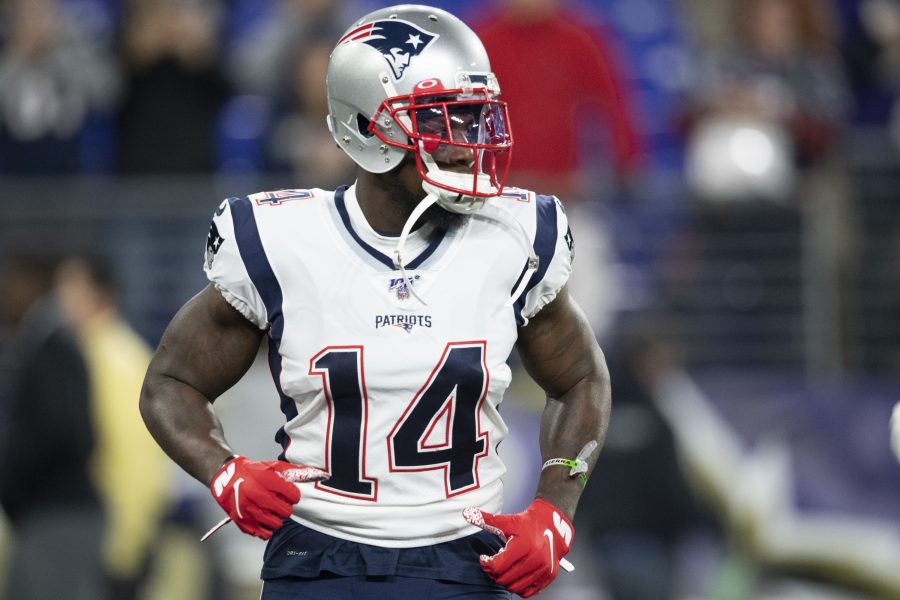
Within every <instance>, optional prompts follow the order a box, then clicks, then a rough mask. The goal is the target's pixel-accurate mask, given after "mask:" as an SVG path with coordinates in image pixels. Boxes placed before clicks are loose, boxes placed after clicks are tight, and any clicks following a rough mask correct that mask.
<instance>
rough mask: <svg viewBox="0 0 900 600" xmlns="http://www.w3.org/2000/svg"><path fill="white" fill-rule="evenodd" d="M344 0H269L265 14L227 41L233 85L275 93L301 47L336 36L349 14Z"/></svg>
mask: <svg viewBox="0 0 900 600" xmlns="http://www.w3.org/2000/svg"><path fill="white" fill-rule="evenodd" d="M348 4H351V3H350V2H347V1H344V2H334V1H333V0H275V1H274V2H272V6H271V8H270V9H269V10H268V12H267V14H266V15H265V17H263V18H262V19H260V21H259V22H258V23H255V24H253V25H250V26H247V27H246V29H245V31H244V33H243V35H242V36H241V37H240V38H239V39H238V40H236V41H234V42H232V44H231V48H230V50H229V51H228V56H227V59H226V60H227V65H228V74H229V77H230V78H231V80H232V81H233V82H234V84H235V87H236V88H237V89H238V90H240V91H241V92H244V93H252V94H261V95H263V96H268V97H274V96H276V95H277V94H278V93H279V92H280V90H281V89H282V88H283V87H284V80H285V75H286V74H287V75H289V74H290V73H292V72H293V65H294V63H295V62H296V60H297V54H298V53H299V52H300V51H302V49H303V48H305V47H306V46H307V45H313V46H314V45H317V40H325V39H331V38H333V39H332V43H333V41H334V39H337V37H338V36H339V35H340V33H341V32H342V31H343V30H344V23H345V22H346V21H349V20H350V19H351V18H352V15H351V16H350V17H348V15H347V13H348ZM329 36H330V37H329ZM288 79H291V78H290V77H288ZM310 81H314V80H310ZM310 87H316V86H310Z"/></svg>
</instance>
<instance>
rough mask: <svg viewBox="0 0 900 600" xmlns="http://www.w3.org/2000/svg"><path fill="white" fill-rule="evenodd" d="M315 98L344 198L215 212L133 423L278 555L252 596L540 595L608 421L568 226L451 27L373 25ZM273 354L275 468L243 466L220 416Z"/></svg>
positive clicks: (230, 204)
mask: <svg viewBox="0 0 900 600" xmlns="http://www.w3.org/2000/svg"><path fill="white" fill-rule="evenodd" d="M535 77H536V79H535V81H536V83H539V74H535ZM326 88H327V94H328V106H329V113H330V114H329V116H328V123H327V125H328V127H329V129H330V131H331V133H332V135H333V136H334V140H335V142H336V143H337V145H338V146H339V147H340V148H342V149H343V150H344V151H345V152H346V153H347V155H349V156H350V157H351V158H352V159H353V160H354V161H355V162H356V163H357V165H358V176H357V180H356V182H355V184H354V185H351V186H349V187H342V188H339V189H337V190H335V191H327V190H322V189H316V188H311V189H297V190H279V191H273V192H260V193H257V194H253V195H250V196H248V197H244V198H229V199H227V200H226V201H224V202H223V203H222V204H221V205H220V206H219V208H218V209H217V210H216V211H215V215H214V217H213V220H212V226H211V228H210V232H209V236H208V239H207V250H206V261H205V267H204V268H205V271H206V274H207V276H208V278H209V281H210V284H209V285H208V286H207V287H206V288H205V289H204V290H203V291H201V292H200V293H199V294H198V295H197V296H195V297H194V298H193V299H191V300H190V301H189V302H188V303H187V304H186V305H185V306H184V307H183V308H182V309H181V310H180V311H179V312H178V314H177V315H176V316H175V317H174V319H173V320H172V322H171V324H170V325H169V327H168V328H167V330H166V332H165V334H164V336H163V339H162V341H161V343H160V346H159V349H158V350H157V352H156V354H155V356H154V358H153V362H152V364H151V366H150V369H149V371H148V374H147V378H146V381H145V385H144V389H143V393H142V395H141V411H142V414H143V415H144V419H145V421H146V423H147V426H148V428H149V429H150V431H151V432H152V433H153V435H154V436H155V438H156V439H157V440H158V441H159V443H160V445H161V446H162V447H163V448H164V449H165V450H166V452H168V454H169V455H170V456H171V457H172V458H173V459H174V460H175V461H176V462H177V463H178V464H179V465H181V467H183V468H184V469H185V470H186V471H187V472H188V473H190V474H191V475H193V476H194V477H195V478H197V479H198V480H200V481H201V482H203V483H204V484H206V485H208V486H209V487H210V490H211V492H212V494H213V496H214V497H215V499H216V500H217V501H218V503H219V504H220V505H221V506H222V508H223V509H224V510H225V512H226V513H227V515H228V517H227V518H226V520H225V521H224V522H227V521H228V520H233V521H234V523H235V524H236V525H237V526H238V527H240V529H241V530H243V531H245V532H246V533H248V534H251V535H255V536H258V537H260V538H263V539H269V543H268V546H267V550H266V552H265V562H264V566H263V570H262V579H263V580H264V583H263V591H262V598H264V599H275V598H351V597H352V598H381V597H390V598H400V597H409V598H425V597H428V598H449V597H460V596H464V597H466V598H476V599H477V598H508V597H509V593H510V592H514V593H518V594H520V595H522V596H525V597H527V596H532V595H534V594H537V593H538V592H539V591H540V590H542V589H543V588H544V587H545V586H547V585H548V584H549V583H550V582H551V581H552V580H553V579H554V578H555V577H556V575H557V573H558V571H559V569H560V564H561V563H562V564H563V565H564V566H567V564H568V563H567V561H565V559H564V558H563V557H564V555H565V554H566V553H567V552H568V551H569V549H570V547H571V544H572V540H573V535H574V531H573V527H572V518H573V516H574V514H575V508H576V505H577V502H578V498H579V496H580V494H581V490H582V487H583V485H584V482H585V481H586V478H587V476H588V475H589V474H590V471H591V468H592V467H593V465H594V463H595V461H596V458H597V454H598V452H597V448H598V446H600V445H602V442H603V438H604V435H605V432H606V426H607V420H608V417H609V410H610V397H609V396H610V393H609V380H608V373H607V369H606V364H605V360H604V358H603V355H602V353H601V350H600V348H599V347H598V345H597V343H596V340H595V338H594V335H593V333H592V330H591V327H590V325H589V324H588V322H587V320H586V319H585V317H584V315H583V313H582V312H581V310H580V309H579V307H578V305H577V304H576V303H575V301H574V300H573V299H572V298H571V297H570V295H569V293H568V291H567V287H566V282H567V279H568V276H569V273H570V271H571V263H572V257H573V254H574V248H573V241H572V236H571V233H570V231H569V227H568V223H567V220H566V214H565V211H564V210H563V207H562V204H561V203H560V202H559V200H557V199H556V198H555V197H552V196H543V195H538V194H535V193H534V192H531V191H527V190H520V189H511V188H504V178H505V170H506V166H507V165H508V163H509V158H510V154H511V151H512V146H513V138H512V132H511V129H510V123H509V119H508V116H507V110H506V105H505V104H504V102H503V101H502V100H500V87H499V84H498V82H497V78H496V77H495V76H494V75H493V73H491V69H490V64H489V62H488V57H487V55H486V53H485V50H484V47H483V46H482V44H481V42H480V41H479V40H478V38H477V37H476V35H475V34H474V33H473V32H472V31H471V30H470V29H469V28H468V27H467V26H466V25H465V24H463V23H462V22H461V21H460V20H459V19H458V18H456V17H454V16H453V15H451V14H448V13H446V12H444V11H442V10H439V9H436V8H431V7H425V6H413V5H404V6H397V7H391V8H385V9H381V10H378V11H375V12H373V13H371V14H369V15H366V16H365V17H363V18H362V19H360V20H359V21H357V22H355V23H354V24H353V25H352V26H351V27H350V28H349V29H348V30H347V32H346V33H345V35H343V36H342V37H341V39H340V40H338V41H337V45H336V46H335V48H334V51H333V53H332V55H331V58H330V63H329V68H328V74H327V79H326ZM264 337H267V338H268V345H269V358H270V361H269V362H270V366H271V370H272V374H273V378H274V382H275V386H276V388H277V390H278V393H279V395H280V397H281V410H282V411H283V413H284V415H285V423H284V426H283V427H282V428H281V429H280V430H279V431H278V432H277V433H276V435H275V437H276V440H277V441H278V442H279V443H280V444H281V446H282V447H283V452H282V453H281V454H280V456H278V458H277V460H270V461H257V460H251V459H249V458H248V457H245V456H241V455H240V454H239V449H233V448H232V447H231V446H230V445H229V444H228V442H227V441H226V437H225V433H224V432H223V431H222V428H221V427H220V425H219V423H218V421H217V419H216V415H215V412H214V410H213V402H214V400H215V399H216V398H217V397H218V396H219V395H220V394H221V393H222V392H224V391H225V390H227V389H228V388H229V387H230V386H231V385H233V384H234V383H235V382H236V381H237V380H238V379H239V378H240V377H241V376H242V375H243V373H244V372H245V371H246V370H247V369H248V367H249V366H250V364H251V362H252V361H253V357H254V356H255V354H256V350H257V347H258V346H259V344H260V342H261V340H262V339H263V338H264ZM514 346H515V347H516V348H517V350H518V352H519V354H520V356H521V359H522V361H523V363H524V365H525V367H526V369H527V371H528V372H529V374H530V375H531V376H532V377H533V378H534V380H535V381H536V382H537V383H538V384H539V385H540V386H541V387H542V388H543V389H544V390H545V391H546V394H547V403H546V407H545V409H544V413H543V416H542V420H541V432H540V440H539V443H540V448H541V452H542V455H543V457H544V460H545V461H546V462H545V463H544V466H543V469H542V471H541V473H540V479H539V483H538V487H537V490H536V493H535V499H534V501H533V502H532V503H531V505H530V506H529V507H528V508H527V510H525V511H523V512H521V513H518V514H507V515H504V514H500V512H501V498H502V494H503V484H502V480H501V478H502V476H503V474H504V466H503V463H502V461H501V460H500V458H499V457H498V455H497V446H498V444H499V443H500V442H501V441H502V440H503V438H504V436H505V435H506V433H507V428H506V425H505V424H504V422H503V418H502V416H501V414H500V411H499V406H500V402H501V400H502V396H503V392H504V390H505V389H506V388H507V386H508V385H509V383H510V378H511V372H510V368H509V367H508V366H507V359H508V357H509V355H510V352H511V351H512V349H513V347H514ZM536 441H537V440H536Z"/></svg>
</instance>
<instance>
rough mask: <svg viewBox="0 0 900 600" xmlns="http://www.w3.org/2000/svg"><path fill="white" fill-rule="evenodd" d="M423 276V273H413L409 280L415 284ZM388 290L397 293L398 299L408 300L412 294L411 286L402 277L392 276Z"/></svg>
mask: <svg viewBox="0 0 900 600" xmlns="http://www.w3.org/2000/svg"><path fill="white" fill-rule="evenodd" d="M421 278H422V276H421V275H413V276H412V277H410V280H409V281H410V283H412V284H413V285H415V284H416V282H417V281H419V280H420V279H421ZM388 291H389V292H394V293H395V294H397V300H406V299H407V298H409V296H410V293H409V286H408V285H407V284H406V281H404V280H403V278H402V277H391V279H390V282H389V283H388Z"/></svg>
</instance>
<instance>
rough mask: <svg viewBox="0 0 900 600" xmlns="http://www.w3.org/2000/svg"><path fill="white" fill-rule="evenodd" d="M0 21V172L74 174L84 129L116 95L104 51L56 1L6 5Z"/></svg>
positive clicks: (114, 74) (115, 77)
mask: <svg viewBox="0 0 900 600" xmlns="http://www.w3.org/2000/svg"><path fill="white" fill-rule="evenodd" d="M0 20H2V26H0V47H2V50H0V172H2V173H7V174H13V175H48V174H64V173H77V172H78V171H79V170H80V169H81V167H82V162H83V160H82V155H81V152H82V145H81V144H82V138H81V136H82V133H83V131H84V127H85V124H86V122H87V121H88V119H89V117H90V116H91V114H92V113H98V112H108V111H111V110H112V105H113V103H114V101H115V99H116V97H117V95H118V93H119V88H120V85H121V82H120V76H119V73H118V70H117V67H116V64H115V61H114V60H113V58H112V55H111V54H110V51H109V48H107V47H105V46H104V45H103V43H102V42H101V41H97V40H95V39H92V38H90V37H88V35H87V34H86V32H84V31H82V30H81V29H80V27H79V24H78V21H76V20H74V19H72V18H68V17H67V16H66V14H65V13H64V10H63V7H62V5H61V4H60V2H59V1H58V0H10V1H8V2H6V3H4V4H3V5H0Z"/></svg>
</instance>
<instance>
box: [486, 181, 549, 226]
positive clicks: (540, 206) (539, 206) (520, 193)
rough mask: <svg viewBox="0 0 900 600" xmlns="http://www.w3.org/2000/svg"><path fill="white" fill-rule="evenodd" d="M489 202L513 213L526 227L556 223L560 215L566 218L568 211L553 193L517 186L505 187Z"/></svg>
mask: <svg viewBox="0 0 900 600" xmlns="http://www.w3.org/2000/svg"><path fill="white" fill-rule="evenodd" d="M489 204H493V205H494V206H497V207H499V208H501V209H503V210H504V211H505V212H507V213H511V214H512V215H513V216H515V217H516V218H517V219H518V220H519V221H521V222H522V224H523V225H525V226H526V228H530V227H533V226H537V227H540V226H541V224H542V223H547V222H548V221H552V222H554V223H555V222H556V221H558V220H559V219H560V217H562V218H565V212H566V209H565V207H564V206H563V203H562V201H560V199H559V198H558V197H556V196H554V195H553V194H541V193H538V192H535V191H533V190H528V189H525V188H517V187H505V188H503V193H502V194H500V195H499V196H496V197H494V198H491V199H490V201H489Z"/></svg>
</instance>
